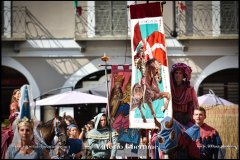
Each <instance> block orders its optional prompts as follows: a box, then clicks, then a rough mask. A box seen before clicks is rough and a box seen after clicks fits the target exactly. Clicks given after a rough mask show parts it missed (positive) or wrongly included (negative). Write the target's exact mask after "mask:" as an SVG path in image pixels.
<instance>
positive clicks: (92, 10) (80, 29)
mask: <svg viewBox="0 0 240 160" xmlns="http://www.w3.org/2000/svg"><path fill="white" fill-rule="evenodd" d="M125 7H127V6H125ZM98 10H103V8H100V7H96V6H95V7H89V6H82V7H81V15H78V14H76V16H75V37H76V39H85V38H89V39H90V38H97V37H101V36H106V34H105V35H103V34H98V33H104V29H106V33H109V24H108V23H102V24H101V25H102V26H101V27H96V24H95V23H94V22H95V15H96V11H98ZM106 12H107V10H106ZM115 12H117V11H115ZM126 12H127V10H126ZM115 14H116V15H119V16H117V17H114V18H115V19H114V21H115V22H119V21H120V19H121V18H123V17H122V16H121V11H120V12H119V14H118V13H115ZM127 14H129V12H127ZM127 14H126V17H124V18H125V19H126V21H125V24H122V25H124V26H125V27H118V26H119V24H118V25H116V27H112V28H113V30H112V34H107V36H112V38H114V37H123V38H125V39H130V32H131V30H130V19H128V17H129V16H128V15H127ZM111 18H112V15H111V14H109V15H107V14H105V15H104V19H105V21H108V22H110V21H113V20H112V19H111ZM106 19H107V20H106ZM99 28H100V29H101V30H99ZM164 29H165V35H166V37H170V33H171V29H170V28H169V27H168V26H167V25H166V24H165V23H164ZM114 30H117V34H116V32H114Z"/></svg>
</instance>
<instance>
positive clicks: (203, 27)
mask: <svg viewBox="0 0 240 160" xmlns="http://www.w3.org/2000/svg"><path fill="white" fill-rule="evenodd" d="M176 14H177V15H176V17H177V27H178V28H177V32H178V36H179V37H183V36H190V37H191V36H192V37H196V36H200V37H204V36H223V35H225V36H226V35H238V33H239V31H238V28H239V21H238V9H237V8H236V6H235V5H233V4H232V5H229V4H228V5H224V6H221V5H212V4H211V5H189V6H186V8H185V9H184V10H181V9H178V10H177V13H176Z"/></svg>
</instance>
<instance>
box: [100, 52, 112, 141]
mask: <svg viewBox="0 0 240 160" xmlns="http://www.w3.org/2000/svg"><path fill="white" fill-rule="evenodd" d="M101 60H102V61H104V62H105V65H104V66H105V77H106V88H107V115H108V125H109V141H110V142H112V140H111V129H110V128H111V123H110V122H111V117H110V108H109V93H108V92H109V89H108V74H107V66H108V64H107V61H108V60H109V57H108V56H107V55H106V54H105V53H104V55H103V56H102V57H101ZM99 66H100V65H99Z"/></svg>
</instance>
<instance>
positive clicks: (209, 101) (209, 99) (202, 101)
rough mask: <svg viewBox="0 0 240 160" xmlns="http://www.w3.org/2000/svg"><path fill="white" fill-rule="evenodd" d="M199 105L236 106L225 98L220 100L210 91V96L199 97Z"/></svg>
mask: <svg viewBox="0 0 240 160" xmlns="http://www.w3.org/2000/svg"><path fill="white" fill-rule="evenodd" d="M198 103H199V105H200V106H202V105H208V106H213V105H225V106H229V105H235V104H234V103H232V102H229V101H227V100H225V99H223V98H220V97H218V96H216V95H215V94H214V92H213V91H212V90H209V94H205V95H202V96H200V97H198Z"/></svg>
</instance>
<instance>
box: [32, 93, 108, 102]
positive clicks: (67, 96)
mask: <svg viewBox="0 0 240 160" xmlns="http://www.w3.org/2000/svg"><path fill="white" fill-rule="evenodd" d="M89 103H107V98H106V97H101V96H96V95H91V94H87V93H82V92H80V91H76V90H74V91H68V92H64V93H60V94H56V95H53V96H50V97H47V98H44V99H41V100H38V101H36V105H37V106H46V105H52V106H54V105H69V104H89Z"/></svg>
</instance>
